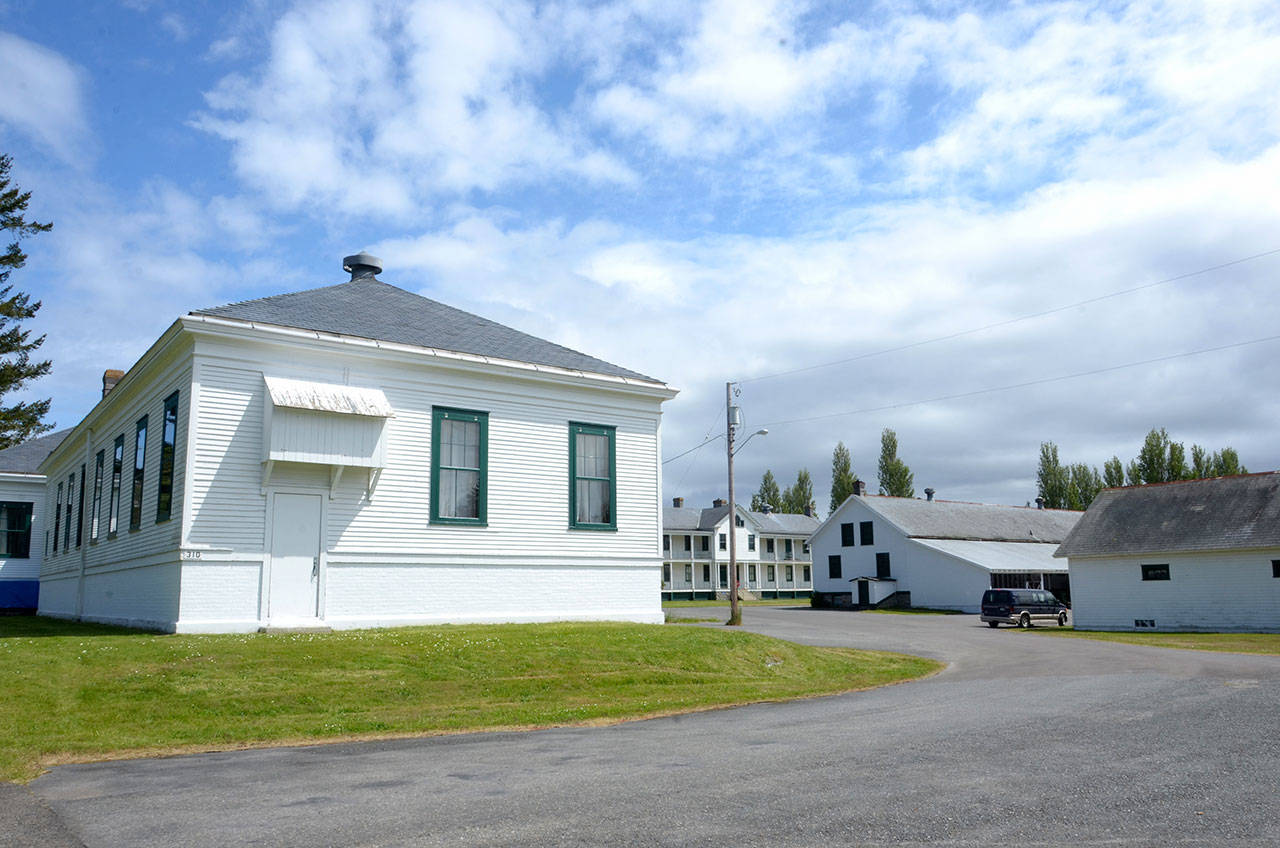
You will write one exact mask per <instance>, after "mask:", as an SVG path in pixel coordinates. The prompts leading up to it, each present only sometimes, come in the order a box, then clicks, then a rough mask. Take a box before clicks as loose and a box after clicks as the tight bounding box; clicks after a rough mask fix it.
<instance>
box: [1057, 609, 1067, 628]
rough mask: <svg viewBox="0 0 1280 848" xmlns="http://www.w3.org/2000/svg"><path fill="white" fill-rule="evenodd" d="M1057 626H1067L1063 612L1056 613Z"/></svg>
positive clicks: (1065, 615)
mask: <svg viewBox="0 0 1280 848" xmlns="http://www.w3.org/2000/svg"><path fill="white" fill-rule="evenodd" d="M1058 626H1059V627H1066V626H1067V614H1066V613H1065V612H1060V613H1058Z"/></svg>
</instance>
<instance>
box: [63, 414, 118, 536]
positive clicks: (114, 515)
mask: <svg viewBox="0 0 1280 848" xmlns="http://www.w3.org/2000/svg"><path fill="white" fill-rule="evenodd" d="M123 474H124V433H121V434H120V435H118V436H116V442H115V445H114V446H113V447H112V448H111V503H110V505H109V507H108V509H107V538H108V539H110V538H111V537H112V536H114V535H115V534H116V531H117V530H118V529H120V478H121V476H122V475H123ZM57 541H58V539H57V536H56V534H55V536H54V542H55V543H56V542H57Z"/></svg>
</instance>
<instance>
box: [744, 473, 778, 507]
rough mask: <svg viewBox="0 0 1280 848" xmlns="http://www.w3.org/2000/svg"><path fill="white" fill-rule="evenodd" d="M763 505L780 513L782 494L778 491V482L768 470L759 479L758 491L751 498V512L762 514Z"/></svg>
mask: <svg viewBox="0 0 1280 848" xmlns="http://www.w3.org/2000/svg"><path fill="white" fill-rule="evenodd" d="M765 504H768V505H769V506H771V507H772V508H773V509H775V510H778V511H782V492H780V491H778V481H777V480H775V479H774V478H773V472H772V471H770V470H768V469H765V472H764V476H763V477H761V478H760V489H759V491H757V492H756V493H755V494H754V495H752V496H751V511H752V512H764V505H765Z"/></svg>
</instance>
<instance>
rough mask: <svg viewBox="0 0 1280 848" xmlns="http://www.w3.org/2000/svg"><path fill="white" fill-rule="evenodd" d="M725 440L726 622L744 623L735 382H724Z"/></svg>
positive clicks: (732, 623) (731, 623)
mask: <svg viewBox="0 0 1280 848" xmlns="http://www.w3.org/2000/svg"><path fill="white" fill-rule="evenodd" d="M724 407H725V442H726V444H727V446H728V450H727V451H726V455H727V456H728V460H729V620H728V621H727V622H726V624H730V625H735V626H736V625H739V624H742V610H741V609H740V608H739V606H738V544H737V538H738V533H737V530H738V505H737V502H736V501H735V500H734V496H733V494H734V493H733V436H734V427H735V425H736V423H737V422H735V421H734V420H733V413H734V410H735V407H734V405H733V383H725V384H724Z"/></svg>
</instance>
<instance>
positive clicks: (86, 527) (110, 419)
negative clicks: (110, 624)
mask: <svg viewBox="0 0 1280 848" xmlns="http://www.w3.org/2000/svg"><path fill="white" fill-rule="evenodd" d="M140 376H141V377H142V379H140V380H139V381H136V382H132V383H131V384H129V385H128V386H124V385H121V386H120V387H118V388H117V389H115V390H113V391H112V393H111V394H110V395H109V396H108V397H107V398H106V399H105V400H104V401H103V405H100V407H99V409H97V410H95V412H96V413H99V414H98V417H97V418H96V419H95V420H94V421H93V423H92V425H91V426H85V425H84V424H83V423H82V424H81V425H80V426H79V427H77V428H76V430H75V431H74V432H72V433H71V434H70V435H69V436H68V437H67V438H66V440H65V441H63V443H62V444H61V445H59V447H58V448H57V449H56V450H55V451H54V453H53V454H52V455H51V457H50V458H49V459H48V460H46V462H45V464H44V465H43V466H42V471H44V472H45V473H46V475H47V477H48V480H49V481H50V482H49V484H47V485H46V497H45V503H44V507H43V509H44V512H45V514H46V515H47V516H50V517H51V516H53V515H55V511H56V504H55V500H56V498H57V491H58V484H59V483H62V484H63V486H64V489H65V487H66V484H67V481H68V478H69V477H71V476H73V475H74V482H73V484H72V486H73V488H74V489H75V495H74V497H73V499H72V501H73V509H74V518H73V519H72V528H71V544H70V546H66V545H64V544H63V541H62V539H59V543H58V552H57V553H56V554H55V553H53V546H52V544H50V545H49V553H48V555H47V556H45V557H44V562H43V564H42V567H41V575H42V576H45V575H48V576H53V575H60V574H62V575H65V574H77V575H78V574H79V572H80V570H81V568H82V567H83V569H84V571H85V573H86V574H92V573H95V572H105V571H111V570H118V569H122V568H131V567H134V566H135V565H136V564H137V563H138V562H139V561H140V560H144V559H148V558H154V557H157V556H169V557H171V558H172V559H173V560H175V561H176V559H177V552H178V546H179V542H180V538H181V526H182V521H181V516H182V512H183V507H184V499H185V496H186V491H187V485H186V483H187V481H186V454H187V439H188V423H189V421H190V413H191V407H190V399H191V365H190V361H189V359H188V358H187V357H186V356H183V355H181V352H180V351H179V352H178V355H176V356H174V357H172V358H171V359H170V360H169V361H168V363H167V364H156V366H155V367H154V368H152V369H150V370H149V371H148V372H146V373H143V374H142V375H140ZM175 391H176V392H178V426H177V432H176V435H175V439H174V463H173V501H172V509H171V517H170V518H169V520H167V521H159V522H158V521H157V520H156V500H157V498H158V496H159V490H160V454H161V447H162V434H163V431H164V400H165V398H167V397H168V396H169V395H171V394H172V393H173V392H175ZM117 392H118V394H117ZM143 415H146V416H147V442H146V448H145V454H144V467H143V483H142V513H141V516H142V521H141V526H140V527H139V529H137V530H132V531H131V530H130V529H129V512H130V506H131V497H132V494H131V493H132V485H133V465H134V445H135V444H136V426H137V422H138V420H139V419H140V418H142V416H143ZM121 435H123V436H124V457H123V468H122V471H121V479H120V502H119V506H118V524H117V532H116V533H115V535H114V536H112V535H110V534H109V533H108V532H107V528H108V526H109V523H108V521H109V511H110V504H111V465H112V454H113V451H114V447H115V440H116V438H117V437H118V436H121ZM98 451H103V452H104V454H103V474H102V482H101V494H100V502H99V507H98V513H97V515H98V522H99V532H98V538H97V540H96V541H95V540H93V539H92V520H91V519H92V517H93V514H92V510H93V496H94V491H93V488H94V477H95V467H96V461H97V454H98ZM82 467H83V472H84V475H85V489H84V509H83V514H82V512H81V509H80V501H79V483H80V475H81V471H82ZM63 503H64V511H63V516H62V522H63V523H64V524H65V522H66V521H67V516H66V512H65V503H66V494H65V491H64V494H63ZM81 522H83V525H82V528H81V533H82V537H81V538H82V543H81V545H79V546H77V545H76V543H75V536H76V525H77V524H80V523H81ZM53 523H54V522H53V521H52V520H46V522H45V529H47V530H49V531H52V529H53ZM64 532H65V531H64ZM37 543H38V544H39V545H40V546H41V550H42V552H43V549H44V544H45V539H44V538H43V537H41V538H40V539H39V540H36V539H35V538H34V537H33V538H32V546H33V547H34V546H35V545H36V544H37ZM41 609H42V610H43V605H42V606H41Z"/></svg>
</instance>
